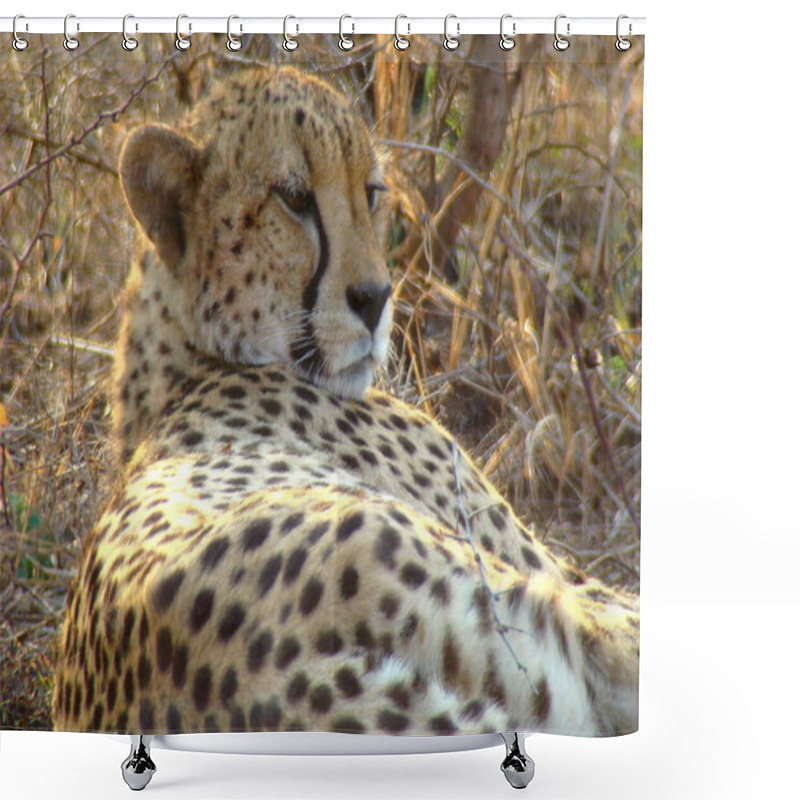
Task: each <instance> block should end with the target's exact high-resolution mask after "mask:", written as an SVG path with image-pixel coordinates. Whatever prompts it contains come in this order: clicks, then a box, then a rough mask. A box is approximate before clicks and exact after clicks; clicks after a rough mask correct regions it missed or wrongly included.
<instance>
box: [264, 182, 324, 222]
mask: <svg viewBox="0 0 800 800" xmlns="http://www.w3.org/2000/svg"><path fill="white" fill-rule="evenodd" d="M272 188H273V191H274V192H275V194H277V195H278V197H279V198H280V199H281V201H282V202H283V204H284V205H285V206H286V208H288V209H289V211H291V212H292V213H293V214H295V215H296V216H298V217H304V216H305V215H306V214H308V212H309V211H311V209H312V208H313V206H314V193H313V192H303V191H296V190H294V189H287V188H286V187H284V186H273V187H272Z"/></svg>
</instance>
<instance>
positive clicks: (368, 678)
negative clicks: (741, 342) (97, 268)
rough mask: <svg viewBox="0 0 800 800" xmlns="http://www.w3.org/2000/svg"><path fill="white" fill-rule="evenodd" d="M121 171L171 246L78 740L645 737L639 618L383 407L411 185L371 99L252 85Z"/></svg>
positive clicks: (112, 525) (134, 410) (67, 655)
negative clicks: (401, 229)
mask: <svg viewBox="0 0 800 800" xmlns="http://www.w3.org/2000/svg"><path fill="white" fill-rule="evenodd" d="M120 175H121V182H122V188H123V192H124V195H125V198H126V200H127V203H128V205H129V207H130V210H131V212H132V215H133V216H134V217H135V219H136V220H137V221H138V224H139V226H140V227H141V229H142V231H143V233H144V235H145V236H144V237H143V251H142V253H141V255H140V256H138V257H137V259H136V260H135V263H134V265H133V267H132V270H131V273H130V275H129V278H128V283H127V287H126V292H125V296H124V299H123V309H124V311H123V322H122V326H121V331H120V335H119V340H118V349H117V356H116V364H115V369H114V378H113V394H112V396H113V405H114V431H115V447H116V449H117V451H118V454H119V460H120V463H121V469H122V479H121V481H120V483H119V488H118V489H117V491H116V492H115V493H114V494H113V496H112V498H111V499H110V501H109V503H108V506H107V508H106V510H105V512H104V513H103V514H102V516H101V518H100V520H99V521H98V523H97V525H96V526H95V528H94V529H93V530H92V531H91V532H90V534H89V535H88V537H87V538H86V540H85V542H84V548H83V555H82V561H81V566H80V569H79V572H78V575H77V577H76V580H75V582H74V585H73V587H72V590H71V592H70V596H69V599H68V603H67V613H66V618H65V623H64V626H63V632H62V638H61V643H60V652H59V658H58V665H57V669H56V678H55V691H54V701H53V712H54V720H55V725H56V728H57V729H60V730H70V731H106V732H117V733H125V734H129V735H132V736H138V735H144V736H152V735H154V734H165V733H190V732H206V731H213V732H245V731H304V730H308V731H327V732H334V733H385V734H393V735H398V734H406V735H416V736H421V735H449V734H470V733H472V734H476V733H487V732H493V733H497V732H500V733H507V732H510V731H518V730H522V731H542V732H549V733H561V734H572V735H586V736H600V735H618V734H624V733H629V732H632V731H634V730H636V728H637V725H638V722H637V717H638V703H637V696H638V663H639V660H638V601H637V598H636V597H635V596H634V595H631V594H628V593H626V592H624V591H622V590H619V589H615V588H611V587H608V586H606V585H603V584H601V583H600V582H598V581H597V580H594V579H592V578H589V577H587V576H586V575H584V574H582V573H581V572H580V571H578V570H576V569H575V568H573V567H572V566H571V565H568V564H566V563H565V562H563V561H561V560H560V559H558V558H557V557H556V556H555V555H554V554H552V553H551V552H549V550H548V549H547V548H546V547H545V546H544V545H543V544H542V543H541V542H539V541H538V540H537V538H536V536H535V535H534V533H532V532H531V531H529V530H528V529H527V528H526V527H525V526H524V525H523V524H522V523H521V522H520V520H519V519H518V517H517V516H516V514H515V513H514V510H513V509H512V508H511V507H510V506H509V504H508V503H507V502H506V501H505V500H504V499H503V497H501V496H500V494H499V493H498V492H497V490H496V489H495V488H494V487H493V486H492V485H491V483H490V482H489V481H488V480H487V479H486V478H485V477H484V476H483V475H482V474H481V472H480V470H479V469H477V467H476V466H475V465H474V464H473V462H472V460H471V459H470V457H469V455H468V454H467V453H465V452H464V451H463V450H462V449H461V448H460V447H459V445H458V443H457V442H456V441H455V440H454V438H453V437H452V436H451V435H450V434H449V433H448V432H447V431H446V430H444V429H443V428H442V427H441V426H440V425H439V424H437V422H435V421H434V420H433V419H431V418H430V417H429V416H427V415H426V414H424V413H422V412H421V411H419V410H416V409H414V408H412V407H410V406H408V405H406V404H404V403H403V402H401V401H400V400H398V399H396V398H394V397H392V396H390V395H388V394H385V393H382V392H379V391H377V390H375V389H372V388H370V386H371V384H372V382H373V380H374V376H375V373H376V370H378V369H379V368H380V367H381V366H382V365H383V364H384V362H385V361H386V359H387V352H388V349H389V347H388V343H389V334H390V328H391V317H392V288H391V284H390V280H389V273H388V270H387V266H386V264H385V261H384V257H383V255H382V247H381V242H382V239H383V234H384V229H385V226H386V216H387V209H386V200H385V190H386V182H385V180H384V177H383V175H382V171H381V159H380V158H379V156H378V154H377V152H376V148H375V146H374V144H373V142H372V139H371V136H370V132H369V130H368V128H367V126H366V124H365V122H364V121H363V120H362V119H361V117H360V115H359V114H358V113H356V112H355V111H354V109H353V108H352V106H351V103H350V102H349V101H348V100H347V99H346V98H345V97H344V96H342V95H341V94H340V93H338V92H337V91H336V90H334V89H333V88H331V87H330V86H328V85H327V84H326V83H324V82H323V81H321V80H319V79H317V78H315V77H312V76H310V75H307V74H304V73H301V72H298V71H296V70H294V69H292V68H288V67H280V68H278V67H265V68H248V69H243V70H241V71H238V72H236V73H235V74H233V75H231V76H230V77H228V78H226V79H223V80H221V81H220V82H218V83H217V85H216V86H215V87H213V88H212V90H211V91H210V93H209V95H208V97H207V98H206V99H205V100H203V101H201V102H200V103H199V104H198V105H197V106H196V107H195V109H194V110H193V111H192V112H191V114H190V115H189V118H188V120H187V122H186V123H185V124H184V125H183V127H182V128H181V129H179V130H173V129H170V128H167V127H163V126H159V125H146V126H145V127H143V128H140V129H138V130H136V131H134V132H133V133H132V134H131V135H130V137H129V138H128V140H127V142H126V145H125V147H124V149H123V153H122V156H121V160H120ZM142 742H144V739H142ZM142 746H143V745H142ZM514 746H515V747H516V744H515V745H514ZM517 752H518V751H517Z"/></svg>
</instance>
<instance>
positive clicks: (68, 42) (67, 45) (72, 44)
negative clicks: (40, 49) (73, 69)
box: [64, 14, 80, 50]
mask: <svg viewBox="0 0 800 800" xmlns="http://www.w3.org/2000/svg"><path fill="white" fill-rule="evenodd" d="M71 19H75V15H74V14H67V16H66V17H64V49H65V50H77V49H78V47H79V46H80V42H79V41H78V40H77V39H76V38H75V37H74V36H71V35H70V32H69V21H70V20H71ZM79 30H80V25H78V24H77V23H76V25H75V32H76V33H77V32H78V31H79Z"/></svg>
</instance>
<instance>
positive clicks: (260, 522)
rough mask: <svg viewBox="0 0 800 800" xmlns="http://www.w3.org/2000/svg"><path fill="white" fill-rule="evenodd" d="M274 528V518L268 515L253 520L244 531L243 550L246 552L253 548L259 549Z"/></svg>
mask: <svg viewBox="0 0 800 800" xmlns="http://www.w3.org/2000/svg"><path fill="white" fill-rule="evenodd" d="M271 530H272V520H270V519H269V518H268V517H263V518H262V519H257V520H254V521H253V522H251V523H250V524H249V525H248V526H247V527H246V528H245V529H244V530H243V531H242V538H241V542H242V550H243V551H244V552H245V553H248V552H250V551H251V550H257V549H258V548H259V547H261V545H262V544H264V542H265V541H266V540H267V537H268V536H269V534H270V531H271Z"/></svg>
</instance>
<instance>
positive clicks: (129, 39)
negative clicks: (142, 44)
mask: <svg viewBox="0 0 800 800" xmlns="http://www.w3.org/2000/svg"><path fill="white" fill-rule="evenodd" d="M129 19H135V17H134V16H133V14H126V15H125V16H124V17H123V18H122V49H123V50H127V51H128V52H129V53H130V52H131V51H132V50H135V49H136V48H137V47H138V46H139V40H138V39H135V38H134V37H133V36H128V20H129ZM137 29H138V26H137Z"/></svg>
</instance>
